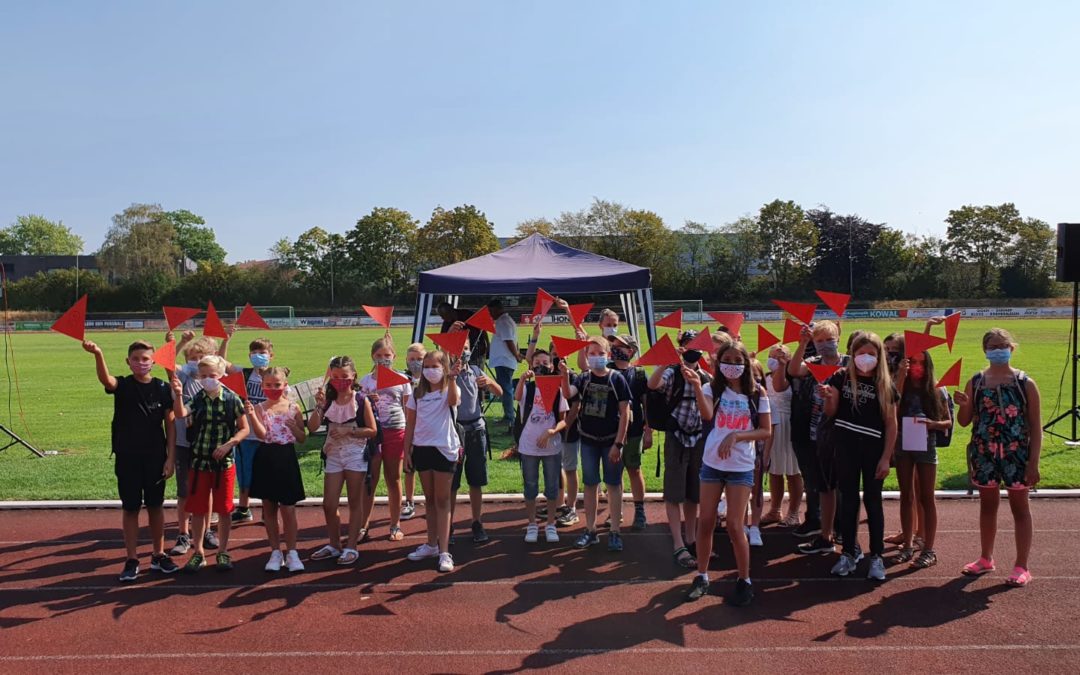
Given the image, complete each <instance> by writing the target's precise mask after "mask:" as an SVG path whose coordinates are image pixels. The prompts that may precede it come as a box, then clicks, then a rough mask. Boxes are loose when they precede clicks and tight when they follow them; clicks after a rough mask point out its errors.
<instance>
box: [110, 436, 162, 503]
mask: <svg viewBox="0 0 1080 675" xmlns="http://www.w3.org/2000/svg"><path fill="white" fill-rule="evenodd" d="M165 459H166V453H165V450H150V451H147V450H143V451H141V452H140V451H134V452H119V453H117V454H116V467H115V472H116V486H117V489H118V491H119V492H120V504H121V506H122V507H123V509H124V510H125V511H135V512H138V510H139V508H140V507H142V506H143V505H145V506H146V508H148V509H152V508H158V507H160V506H161V505H162V504H164V503H165V478H164V476H163V474H164V472H165Z"/></svg>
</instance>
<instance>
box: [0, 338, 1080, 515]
mask: <svg viewBox="0 0 1080 675" xmlns="http://www.w3.org/2000/svg"><path fill="white" fill-rule="evenodd" d="M992 325H1004V327H1006V328H1008V329H1009V330H1010V331H1012V333H1013V335H1014V336H1015V337H1016V339H1017V341H1018V342H1019V343H1020V349H1019V350H1017V353H1016V356H1015V357H1014V363H1015V365H1016V366H1017V367H1019V368H1023V369H1024V370H1026V371H1027V372H1028V373H1029V374H1030V375H1031V376H1032V378H1034V379H1035V380H1036V381H1037V382H1038V384H1039V386H1040V389H1041V391H1042V396H1043V417H1044V419H1049V418H1050V417H1051V414H1050V413H1051V412H1052V410H1053V408H1054V405H1055V402H1056V401H1057V391H1058V381H1059V378H1060V376H1061V371H1062V366H1063V364H1064V362H1065V360H1066V349H1067V344H1066V343H1067V337H1068V330H1069V325H1068V322H1067V321H1066V320H1061V319H1052V320H1051V319H1047V320H1041V319H1031V320H1013V321H1011V322H1001V321H990V320H965V321H964V322H962V323H961V324H960V333H959V337H958V339H957V344H956V349H955V356H962V357H964V366H965V367H964V377H965V379H966V378H967V377H969V376H970V375H971V374H972V373H973V372H974V371H975V369H977V368H980V367H982V366H983V365H984V363H985V361H984V359H983V357H982V349H981V346H980V345H981V343H980V340H981V337H982V334H983V332H984V331H985V330H986V329H987V328H989V327H991V326H992ZM767 327H768V328H769V329H770V330H772V331H773V332H775V333H777V334H779V333H780V332H781V330H782V327H781V326H779V325H769V326H767ZM844 328H845V330H846V331H847V330H852V329H855V328H864V329H869V330H873V331H875V332H877V333H879V334H881V335H885V334H887V333H889V332H892V331H897V330H903V329H910V330H922V324H921V323H919V322H917V321H864V322H857V321H849V322H845V324H844ZM552 330H554V331H555V332H556V334H564V335H566V336H568V337H569V336H570V329H569V328H565V327H564V328H555V329H552ZM937 330H938V331H940V330H941V329H940V328H939V329H937ZM753 331H754V328H753V325H751V324H748V325H747V327H746V328H745V329H744V333H745V334H747V335H752V334H753ZM257 335H259V333H257V332H255V331H250V330H242V331H241V332H240V333H239V334H238V335H237V338H236V340H235V346H236V347H239V349H236V350H234V351H233V352H232V354H231V356H232V357H233V358H234V359H235V360H236V361H237V362H241V361H243V362H245V363H246V360H247V351H246V346H247V341H248V340H250V339H251V338H253V337H255V336H257ZM378 336H379V332H378V331H376V330H373V329H302V330H301V329H298V330H278V331H273V332H272V333H271V337H272V338H273V341H274V344H275V351H276V357H275V363H277V364H280V365H286V366H288V367H289V368H291V369H292V372H293V377H292V379H293V381H294V382H298V381H301V380H304V379H308V378H311V377H318V376H320V375H321V374H322V372H323V369H324V368H325V364H326V361H327V359H328V358H329V357H330V356H333V355H338V354H343V353H344V354H349V355H351V356H353V357H354V358H356V360H357V361H358V362H359V363H370V360H369V359H368V353H369V350H370V345H371V342H372V340H374V339H375V338H377V337H378ZM139 337H142V338H149V339H151V340H153V341H156V343H160V341H161V336H160V335H148V334H145V333H139V332H100V333H91V334H90V335H89V338H90V339H92V340H94V341H96V342H98V344H100V345H101V346H102V348H103V349H104V350H105V355H106V358H107V360H108V363H109V365H110V367H111V368H112V372H113V373H114V374H119V375H123V374H127V372H128V371H127V368H126V366H125V365H124V355H125V349H126V346H127V344H128V343H130V342H131V341H132V340H134V339H136V338H139ZM525 337H526V333H525V331H524V330H522V331H521V338H522V342H523V343H524V339H525ZM394 339H395V341H396V344H398V345H399V348H400V349H401V351H402V353H401V354H399V360H398V363H397V364H396V365H397V366H399V367H402V366H404V346H405V345H407V344H408V342H409V331H408V329H405V328H401V329H396V330H395V331H394ZM11 341H12V344H13V346H14V354H15V364H14V365H15V366H16V367H17V369H18V376H19V384H20V387H19V388H20V389H21V392H22V394H21V399H22V408H23V410H24V411H25V420H26V423H25V424H24V423H23V421H22V420H21V419H20V416H19V399H18V397H17V395H16V392H15V390H14V387H12V389H11V396H10V397H6V396H5V397H4V398H5V400H4V404H6V405H2V407H0V422H2V423H3V424H5V425H7V426H9V427H10V428H11V429H13V430H14V431H16V433H19V434H20V435H23V436H24V437H25V438H27V439H29V440H30V441H32V442H33V443H34V444H35V445H36V446H37V447H38V448H40V449H42V450H46V451H58V452H59V454H57V455H51V456H48V457H45V458H37V457H34V456H33V455H31V454H30V453H29V452H28V451H26V450H25V449H24V448H22V447H20V446H13V447H10V448H8V449H6V450H4V451H3V452H0V500H12V499H107V498H115V497H116V485H115V478H114V477H113V471H112V461H111V459H110V457H109V421H110V419H111V417H112V399H111V398H110V397H108V396H106V395H105V393H104V392H103V391H102V389H101V386H100V385H99V384H98V382H97V379H96V378H95V376H94V361H93V357H92V356H91V355H90V354H87V353H85V352H84V351H82V349H81V348H80V346H79V344H78V343H77V342H75V341H74V340H72V339H70V338H67V337H63V336H61V335H57V334H16V335H14V336H12V337H11ZM934 355H935V356H936V357H937V366H938V372H939V374H940V373H941V372H943V371H944V369H945V368H947V367H948V366H949V365H951V363H952V358H950V356H949V354H948V353H947V352H946V351H945V349H944V347H940V348H938V349H936V350H934ZM9 370H10V364H9ZM155 374H157V375H158V376H159V377H161V376H163V371H161V370H160V369H155ZM1068 386H1069V381H1068V378H1066V384H1065V388H1064V390H1063V392H1062V394H1063V398H1062V404H1063V405H1066V406H1067V405H1068V399H1069V392H1068ZM489 412H490V415H491V416H494V417H493V419H492V421H496V420H497V419H498V416H501V412H500V409H499V406H498V405H496V406H493V407H492V408H491V410H490V411H489ZM27 427H29V429H27ZM501 427H502V425H501V424H492V431H493V445H494V448H493V450H494V452H495V454H496V458H497V457H498V453H500V452H501V451H502V450H504V449H505V448H506V447H508V446H509V444H510V439H509V436H508V435H507V433H506V430H505V429H503V428H501ZM1062 430H1063V431H1065V428H1064V424H1063V425H1062ZM968 436H969V433H968V430H967V429H959V430H958V432H957V434H956V435H955V437H954V439H953V443H952V446H951V447H949V448H944V449H942V450H941V451H940V457H941V464H940V468H939V470H938V476H939V482H940V484H941V486H942V487H944V488H954V489H960V488H964V487H966V476H965V460H964V447H965V446H966V444H967V440H968ZM320 443H321V439H318V438H316V439H313V440H311V441H309V442H308V444H307V445H306V446H305V447H304V449H303V454H302V456H301V465H302V468H303V472H304V481H305V484H306V487H307V493H308V495H309V496H317V495H321V494H322V479H321V476H320V474H319V452H318V448H319V444H320ZM1078 452H1080V450H1076V449H1069V448H1066V447H1065V446H1064V445H1063V444H1062V443H1061V442H1060V441H1059V440H1057V439H1053V438H1051V437H1049V436H1048V437H1047V440H1046V442H1045V444H1044V449H1043V453H1042V476H1043V480H1042V483H1041V485H1042V486H1043V487H1059V488H1060V487H1077V486H1080V462H1077V461H1076V453H1078ZM656 461H657V455H656V449H655V447H654V449H653V450H652V451H650V452H649V453H648V455H647V458H646V460H645V465H644V468H645V474H646V476H647V480H648V487H649V489H650V490H656V491H658V490H659V489H660V481H659V479H657V478H656V477H655V470H656ZM489 474H490V480H491V482H490V485H489V488H488V489H489V490H490V491H491V492H519V491H520V490H521V476H520V473H519V469H518V465H517V463H516V462H501V461H498V460H497V459H496V461H494V462H492V463H491V464H490V467H489ZM895 484H896V483H895V475H894V476H892V477H890V479H889V481H888V482H887V484H886V488H887V489H888V488H894V487H895ZM172 485H173V483H172V481H170V496H172V495H171V493H172V492H173V488H172ZM380 489H381V488H380Z"/></svg>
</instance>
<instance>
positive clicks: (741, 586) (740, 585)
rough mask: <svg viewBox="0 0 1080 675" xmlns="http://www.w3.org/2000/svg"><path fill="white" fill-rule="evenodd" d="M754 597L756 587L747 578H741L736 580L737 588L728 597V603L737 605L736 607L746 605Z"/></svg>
mask: <svg viewBox="0 0 1080 675" xmlns="http://www.w3.org/2000/svg"><path fill="white" fill-rule="evenodd" d="M753 599H754V588H753V586H751V585H750V582H749V581H747V580H746V579H739V580H738V581H736V582H735V590H733V591H732V592H731V595H729V596H728V597H727V601H728V603H729V604H732V605H735V606H736V607H746V606H747V605H749V604H750V602H751V601H752V600H753Z"/></svg>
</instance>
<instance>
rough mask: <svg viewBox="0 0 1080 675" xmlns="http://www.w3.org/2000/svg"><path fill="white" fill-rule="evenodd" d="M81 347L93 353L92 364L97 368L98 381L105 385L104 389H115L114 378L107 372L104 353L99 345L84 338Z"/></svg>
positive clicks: (107, 367)
mask: <svg viewBox="0 0 1080 675" xmlns="http://www.w3.org/2000/svg"><path fill="white" fill-rule="evenodd" d="M82 346H83V349H84V350H86V351H88V352H90V353H91V354H93V355H94V365H95V367H96V369H97V378H98V382H100V383H101V386H103V387H105V391H116V378H115V377H113V376H112V375H110V374H109V366H107V365H106V364H105V354H104V352H102V351H101V347H99V346H97V345H96V344H94V343H93V342H90V341H89V340H86V341H85V342H83V345H82Z"/></svg>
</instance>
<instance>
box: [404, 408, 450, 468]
mask: <svg viewBox="0 0 1080 675" xmlns="http://www.w3.org/2000/svg"><path fill="white" fill-rule="evenodd" d="M405 407H406V408H408V409H409V410H415V411H416V427H415V428H414V429H413V437H412V443H413V446H414V447H415V446H418V445H420V446H432V447H435V448H438V449H439V452H441V453H442V455H443V457H445V458H447V459H448V460H450V461H452V462H456V461H457V459H458V450H459V449H460V448H461V440H460V439H459V438H458V435H457V429H455V428H454V425H453V423H452V422H451V420H450V406H448V405H447V404H446V390H443V391H432V392H428V393H427V394H425V395H424V398H420V399H418V398H417V397H416V396H410V397H409V401H408V403H406V404H405Z"/></svg>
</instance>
